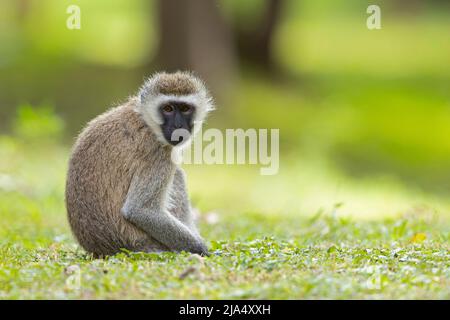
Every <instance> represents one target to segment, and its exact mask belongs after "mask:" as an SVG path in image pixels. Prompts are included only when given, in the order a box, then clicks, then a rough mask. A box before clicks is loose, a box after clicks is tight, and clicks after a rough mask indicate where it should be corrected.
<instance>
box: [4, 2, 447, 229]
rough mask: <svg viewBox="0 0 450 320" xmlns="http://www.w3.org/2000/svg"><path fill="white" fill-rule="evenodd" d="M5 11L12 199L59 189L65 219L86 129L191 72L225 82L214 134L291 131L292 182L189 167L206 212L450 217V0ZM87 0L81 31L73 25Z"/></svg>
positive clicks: (238, 169)
mask: <svg viewBox="0 0 450 320" xmlns="http://www.w3.org/2000/svg"><path fill="white" fill-rule="evenodd" d="M0 4H1V10H0V156H1V159H0V192H3V193H4V194H5V193H6V192H11V191H12V190H19V191H20V192H22V193H23V194H24V195H25V197H31V198H32V197H34V196H36V197H37V194H40V195H41V194H42V193H43V194H50V195H51V196H49V198H46V199H47V200H48V201H50V202H52V201H56V202H58V201H59V202H60V203H59V202H58V205H57V206H54V207H52V208H57V209H55V211H58V212H55V214H58V217H60V218H58V221H63V220H64V215H61V212H59V211H61V210H64V207H63V203H62V199H63V190H64V188H63V186H64V178H65V167H66V163H67V158H68V152H69V148H70V146H71V144H72V143H73V141H74V137H75V136H76V134H77V132H79V131H80V130H81V128H82V127H83V126H84V125H85V123H86V122H87V121H88V120H90V119H91V118H93V117H95V116H96V115H98V114H100V113H102V112H103V111H105V110H107V109H108V108H109V107H112V106H114V105H117V104H119V103H121V102H123V101H125V99H126V98H127V97H128V96H130V95H133V94H134V93H135V92H136V91H137V89H138V87H139V86H140V85H141V84H142V82H143V80H144V79H145V77H147V76H149V75H150V74H152V73H153V72H155V71H158V70H169V71H171V70H176V69H190V70H194V71H196V72H197V73H198V74H200V75H201V76H202V77H203V78H205V80H206V81H207V83H208V84H209V85H210V87H211V90H212V92H213V94H214V96H215V97H216V100H217V106H218V108H217V111H216V112H215V113H214V114H213V115H211V117H210V120H209V121H208V124H207V126H208V127H218V128H222V129H224V128H279V129H280V139H281V141H280V148H281V158H280V172H279V174H278V175H275V176H260V175H259V168H258V167H256V166H237V165H236V166H207V165H201V166H199V165H190V166H187V167H186V169H187V171H188V175H189V178H190V179H189V186H190V192H191V196H192V199H193V203H194V205H195V206H197V207H199V208H200V209H201V210H202V211H203V210H205V211H206V210H215V211H218V212H220V213H227V212H244V213H245V212H247V213H250V212H261V213H264V214H268V215H270V214H276V215H279V214H294V215H310V214H314V213H316V212H317V211H319V210H329V209H333V210H339V212H340V213H342V214H344V215H351V216H353V217H356V218H370V219H371V218H376V217H380V216H386V215H390V216H392V215H396V214H403V213H405V212H409V211H411V210H412V211H421V210H424V208H425V210H427V211H433V212H434V211H436V212H438V213H439V215H442V216H447V217H448V211H449V208H450V203H449V201H448V198H449V195H450V125H449V124H450V81H449V80H450V41H449V39H450V38H449V35H450V32H449V31H450V19H449V17H450V10H449V9H450V7H449V3H448V2H446V1H437V0H435V1H420V0H413V1H406V0H391V1H376V3H374V2H373V1H361V0H345V1H334V0H284V1H281V0H247V1H238V0H220V1H210V0H197V1H195V0H190V1H175V0H160V1H145V0H97V1H92V0H71V1H66V0H39V1H33V0H17V1H8V0H0ZM71 4H76V5H78V6H79V7H80V9H81V29H79V30H77V29H75V30H70V29H68V28H67V27H66V20H67V19H68V17H69V16H70V14H68V13H66V9H67V7H68V6H69V5H71ZM370 4H378V5H379V6H380V7H381V23H382V28H381V29H380V30H369V29H368V28H367V27H366V19H367V17H368V16H369V14H367V13H366V8H367V7H368V5H370ZM49 199H50V200H49ZM22 200H23V199H22ZM10 205H11V204H8V206H10ZM5 206H6V205H5ZM50 206H51V205H50Z"/></svg>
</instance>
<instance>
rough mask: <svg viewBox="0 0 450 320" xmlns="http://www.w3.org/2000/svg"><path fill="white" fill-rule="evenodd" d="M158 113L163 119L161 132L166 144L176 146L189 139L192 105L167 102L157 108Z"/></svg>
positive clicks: (193, 109)
mask: <svg viewBox="0 0 450 320" xmlns="http://www.w3.org/2000/svg"><path fill="white" fill-rule="evenodd" d="M159 112H160V114H161V117H162V119H163V123H162V124H161V131H162V133H163V135H164V139H166V141H167V142H168V143H170V144H171V145H173V146H176V145H178V144H179V143H181V142H184V141H185V140H187V139H189V137H190V135H191V133H192V127H193V117H194V113H195V107H194V106H193V105H190V104H188V103H184V102H179V101H173V102H167V103H164V104H162V105H161V106H160V107H159Z"/></svg>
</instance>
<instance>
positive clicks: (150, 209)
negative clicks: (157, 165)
mask: <svg viewBox="0 0 450 320" xmlns="http://www.w3.org/2000/svg"><path fill="white" fill-rule="evenodd" d="M144 171H145V172H139V173H137V174H136V175H135V178H134V179H133V181H132V182H131V185H130V189H129V191H128V195H127V198H126V201H125V204H124V205H123V207H122V214H123V215H124V217H125V219H127V220H128V221H130V222H131V223H133V224H134V225H136V226H137V227H138V228H140V229H142V230H143V231H145V232H146V233H147V234H148V235H149V236H150V237H152V238H154V239H156V240H157V241H159V242H161V243H162V244H164V245H166V246H167V247H169V248H170V249H171V250H175V251H183V250H184V251H189V252H193V253H198V254H204V255H207V254H208V248H207V247H206V245H205V243H204V242H203V239H202V238H201V237H200V236H199V235H198V234H197V233H196V232H193V231H191V230H190V228H189V227H188V226H186V225H184V224H183V223H182V222H181V221H179V220H178V219H177V218H175V217H174V216H173V215H171V214H170V213H169V212H167V210H166V208H165V207H164V206H165V201H166V198H165V197H166V193H167V189H168V186H169V183H170V182H171V174H172V173H171V172H169V170H166V171H164V170H160V171H158V175H157V177H158V178H155V177H156V175H153V174H152V173H153V172H151V171H152V170H150V169H148V170H144Z"/></svg>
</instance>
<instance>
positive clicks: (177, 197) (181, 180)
mask: <svg viewBox="0 0 450 320" xmlns="http://www.w3.org/2000/svg"><path fill="white" fill-rule="evenodd" d="M170 202H171V204H172V205H171V206H170V209H169V211H170V213H171V214H173V215H174V216H175V217H177V218H178V219H179V220H180V221H181V222H183V223H184V224H185V225H187V226H188V227H189V229H190V230H191V231H192V232H194V233H195V234H196V235H198V231H197V227H196V226H195V222H194V217H193V216H192V210H191V204H190V202H189V196H188V192H187V187H186V182H185V174H184V172H183V170H182V169H180V168H177V169H176V170H175V175H174V178H173V183H172V185H171V190H170Z"/></svg>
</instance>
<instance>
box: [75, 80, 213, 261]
mask: <svg viewBox="0 0 450 320" xmlns="http://www.w3.org/2000/svg"><path fill="white" fill-rule="evenodd" d="M164 75H165V78H164V80H165V83H164V84H165V87H164V88H165V89H166V90H167V81H169V80H170V75H168V74H164ZM175 76H176V83H177V85H178V88H179V87H180V81H191V83H188V84H187V85H186V87H187V88H191V87H193V88H198V87H196V84H198V83H200V82H199V80H198V79H196V78H193V77H192V75H190V74H186V73H177V74H175ZM168 77H169V78H168ZM153 81H154V79H153ZM147 83H149V82H147ZM150 83H151V82H150ZM153 83H157V81H154V82H153ZM149 90H152V91H151V92H152V95H155V91H154V88H149ZM200 90H205V89H204V88H203V87H202V88H200ZM194 94H202V95H204V96H207V95H208V93H207V92H194ZM140 95H142V92H141V93H140ZM161 95H162V96H163V95H164V93H161ZM190 97H192V94H190ZM178 98H179V99H183V95H179V96H178ZM154 107H155V104H152V103H148V104H147V103H146V104H144V103H143V102H142V101H141V99H140V97H139V96H138V97H137V98H131V99H130V100H129V101H128V102H127V103H126V104H124V105H122V106H119V107H116V108H113V109H111V110H110V111H108V112H106V113H104V114H102V115H100V116H98V117H97V118H95V119H94V120H92V121H91V122H90V123H89V124H88V125H87V127H86V128H85V129H84V130H83V131H82V133H81V134H80V135H79V137H78V139H77V141H76V143H75V146H74V148H73V151H72V155H71V158H70V161H69V170H68V176H67V184H66V206H67V212H68V218H69V222H70V225H71V228H72V231H73V234H74V235H75V237H76V238H77V240H78V242H79V243H80V245H81V246H82V247H83V248H84V249H85V250H86V251H88V252H91V253H93V254H94V255H96V256H105V255H112V254H115V253H117V252H119V251H120V250H121V249H122V248H124V249H127V250H130V251H145V252H155V251H183V250H184V251H190V252H194V253H199V254H207V252H208V251H207V247H206V245H205V243H204V241H203V239H202V238H201V237H200V235H199V233H198V231H197V229H196V227H195V224H194V222H193V218H192V214H191V208H190V204H189V199H188V195H187V191H186V186H185V175H184V172H183V171H182V169H181V168H179V167H177V166H176V165H175V164H174V163H173V162H172V161H171V151H172V148H173V147H172V146H170V145H169V144H166V143H164V142H163V141H161V139H160V137H159V133H158V132H155V130H154V128H155V124H154V123H152V124H150V123H148V121H147V120H146V117H145V116H144V115H143V112H145V111H147V112H151V111H152V110H146V109H148V108H154ZM208 108H209V109H208V111H209V110H211V109H212V106H208ZM203 111H204V110H203ZM206 113H207V111H204V112H203V113H199V114H201V115H202V118H198V119H196V120H197V121H199V122H201V121H203V118H204V116H205V115H206Z"/></svg>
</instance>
